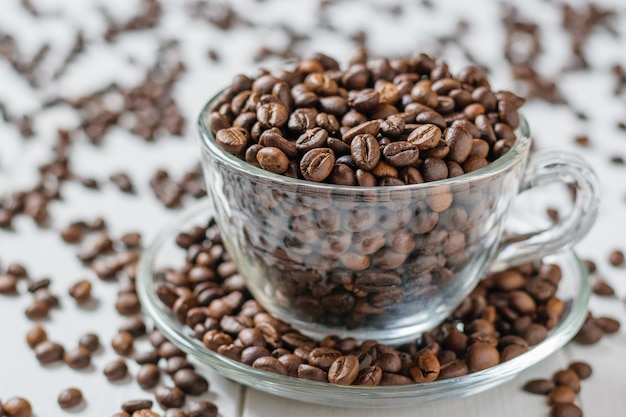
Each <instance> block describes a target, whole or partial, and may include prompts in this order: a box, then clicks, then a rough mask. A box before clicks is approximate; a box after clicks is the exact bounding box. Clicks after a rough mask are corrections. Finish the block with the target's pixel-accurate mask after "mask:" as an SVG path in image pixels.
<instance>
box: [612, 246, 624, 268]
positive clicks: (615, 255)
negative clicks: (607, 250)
mask: <svg viewBox="0 0 626 417" xmlns="http://www.w3.org/2000/svg"><path fill="white" fill-rule="evenodd" d="M609 263H610V264H611V265H613V266H622V265H623V264H624V252H622V251H621V250H618V249H616V250H614V251H612V252H611V254H610V255H609Z"/></svg>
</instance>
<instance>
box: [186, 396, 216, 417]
mask: <svg viewBox="0 0 626 417" xmlns="http://www.w3.org/2000/svg"><path fill="white" fill-rule="evenodd" d="M217 415H218V409H217V406H216V405H215V404H213V403H212V402H210V401H206V400H202V401H194V402H192V403H191V404H189V406H188V407H187V416H188V417H217Z"/></svg>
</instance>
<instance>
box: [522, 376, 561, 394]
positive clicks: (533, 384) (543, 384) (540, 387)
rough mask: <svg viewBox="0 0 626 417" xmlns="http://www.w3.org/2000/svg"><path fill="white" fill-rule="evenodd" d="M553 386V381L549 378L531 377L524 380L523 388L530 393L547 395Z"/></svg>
mask: <svg viewBox="0 0 626 417" xmlns="http://www.w3.org/2000/svg"><path fill="white" fill-rule="evenodd" d="M554 388H555V384H554V382H553V381H551V380H549V379H533V380H531V381H528V382H526V384H524V388H523V389H524V391H526V392H530V393H531V394H539V395H548V394H549V393H550V392H551V391H552V390H553V389H554Z"/></svg>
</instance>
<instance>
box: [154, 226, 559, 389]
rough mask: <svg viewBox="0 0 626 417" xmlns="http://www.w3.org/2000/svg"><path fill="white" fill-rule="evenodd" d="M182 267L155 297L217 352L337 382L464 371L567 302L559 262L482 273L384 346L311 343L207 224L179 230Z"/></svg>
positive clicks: (524, 336) (521, 337) (538, 333)
mask: <svg viewBox="0 0 626 417" xmlns="http://www.w3.org/2000/svg"><path fill="white" fill-rule="evenodd" d="M176 242H177V243H178V244H179V246H181V247H182V248H184V249H185V250H186V264H185V266H184V267H182V268H180V269H167V270H164V271H162V273H161V276H162V279H163V282H162V283H161V284H159V285H158V287H157V295H158V297H159V299H160V300H161V301H162V302H163V304H164V308H167V309H169V310H170V311H171V313H172V314H173V315H174V316H175V317H176V319H177V320H178V321H179V322H180V323H181V324H183V325H187V326H189V327H190V328H191V329H193V332H194V335H195V337H196V338H198V339H200V340H202V342H203V344H204V345H205V346H206V347H207V348H208V349H211V350H213V351H216V352H217V353H219V354H221V355H224V356H226V357H228V358H230V359H233V360H235V361H238V362H241V363H244V364H247V365H250V366H252V367H254V368H257V369H262V370H265V371H268V372H273V373H277V374H280V375H286V376H287V375H288V376H293V377H299V378H304V379H310V380H315V381H320V382H329V383H332V384H339V385H363V386H368V385H403V384H413V383H425V382H431V381H435V380H442V379H447V378H453V377H458V376H462V375H465V374H468V373H471V372H477V371H481V370H483V369H487V368H490V367H493V366H496V365H498V364H499V363H502V362H506V361H508V360H510V359H512V358H514V357H516V356H519V355H521V354H523V353H524V352H526V351H527V350H528V349H529V348H530V347H531V346H533V345H536V344H538V343H540V342H541V341H543V340H544V339H545V338H546V337H547V336H548V332H549V331H550V330H551V329H552V328H554V327H555V326H556V325H557V323H558V322H559V319H560V317H561V314H562V312H563V309H564V302H563V300H561V299H560V298H558V297H557V296H556V292H557V289H558V285H559V282H560V280H561V269H560V268H559V267H558V266H557V265H552V264H543V263H540V262H537V263H528V264H524V265H521V266H519V267H517V268H515V269H510V270H507V271H504V272H502V273H498V274H496V275H491V276H488V277H486V278H484V279H483V280H482V281H481V282H480V284H479V285H478V286H477V287H476V289H475V290H474V291H473V292H472V294H471V295H470V296H469V297H467V299H465V300H464V301H463V303H461V305H460V306H459V307H458V308H457V310H456V311H455V312H454V314H453V315H452V316H451V317H449V319H448V320H447V321H445V322H444V323H443V324H441V325H440V326H438V327H437V328H436V329H434V330H432V331H429V332H427V333H425V334H424V335H423V336H422V337H421V338H420V339H419V340H417V341H415V342H411V343H408V344H405V345H401V346H395V347H394V346H387V345H383V344H381V343H379V342H377V341H376V340H367V341H364V342H362V343H358V342H357V341H356V340H355V339H353V338H339V337H336V336H333V335H329V336H327V337H326V338H324V339H323V340H321V341H319V342H318V341H315V340H313V339H311V338H309V337H307V336H305V335H303V334H301V333H299V332H298V331H297V330H295V329H293V328H291V327H290V326H289V325H288V324H286V323H284V322H282V321H280V320H278V319H276V318H275V317H273V316H271V315H269V314H268V313H266V312H265V311H264V310H263V309H262V308H261V306H260V305H259V304H258V303H257V302H256V301H255V300H254V299H253V298H252V297H251V296H250V294H249V293H248V291H247V289H246V287H245V283H244V280H243V277H242V276H241V275H240V274H239V273H238V272H237V268H236V267H235V264H234V263H233V262H232V260H231V259H230V256H229V254H228V253H227V252H226V251H225V249H224V247H223V246H222V240H221V236H220V234H219V232H218V229H217V226H216V225H215V224H213V223H211V224H209V225H208V227H194V228H191V229H190V230H188V231H186V232H183V233H181V234H179V235H178V236H177V238H176Z"/></svg>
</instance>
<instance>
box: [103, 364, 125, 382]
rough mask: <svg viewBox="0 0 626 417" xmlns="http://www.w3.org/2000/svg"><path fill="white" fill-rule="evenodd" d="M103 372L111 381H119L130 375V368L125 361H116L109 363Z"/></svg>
mask: <svg viewBox="0 0 626 417" xmlns="http://www.w3.org/2000/svg"><path fill="white" fill-rule="evenodd" d="M103 372H104V375H105V376H106V377H107V379H108V380H109V381H119V380H121V379H124V378H126V375H128V366H127V365H126V361H124V359H116V360H114V361H112V362H109V363H107V364H106V365H105V367H104V371H103Z"/></svg>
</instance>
